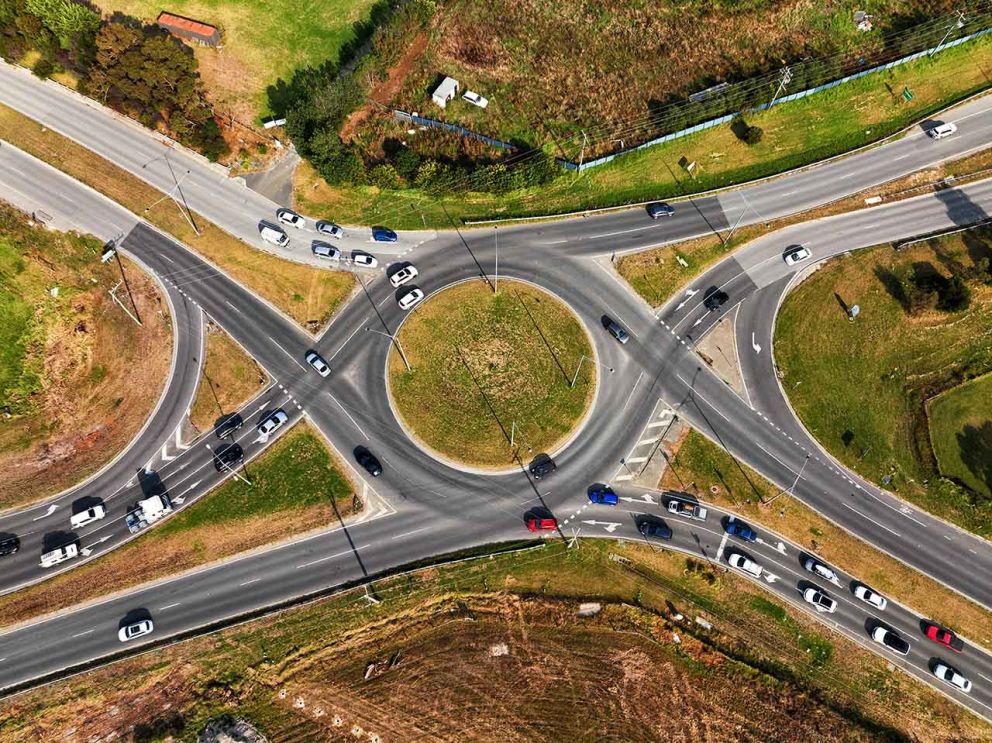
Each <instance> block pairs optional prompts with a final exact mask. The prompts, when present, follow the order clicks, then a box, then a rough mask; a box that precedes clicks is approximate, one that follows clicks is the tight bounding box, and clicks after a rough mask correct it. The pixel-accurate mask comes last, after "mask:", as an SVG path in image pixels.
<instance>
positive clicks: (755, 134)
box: [744, 126, 765, 145]
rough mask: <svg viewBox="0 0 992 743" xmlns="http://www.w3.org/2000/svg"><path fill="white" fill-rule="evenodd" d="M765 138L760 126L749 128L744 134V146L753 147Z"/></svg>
mask: <svg viewBox="0 0 992 743" xmlns="http://www.w3.org/2000/svg"><path fill="white" fill-rule="evenodd" d="M764 136H765V131H764V130H763V129H762V128H761V127H760V126H749V127H748V128H747V131H746V132H744V142H745V144H750V145H755V144H758V142H760V141H761V138H762V137H764Z"/></svg>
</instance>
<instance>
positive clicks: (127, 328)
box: [0, 204, 172, 508]
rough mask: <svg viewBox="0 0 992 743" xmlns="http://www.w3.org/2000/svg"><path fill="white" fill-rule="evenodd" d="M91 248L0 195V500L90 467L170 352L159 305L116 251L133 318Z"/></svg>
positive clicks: (168, 328)
mask: <svg viewBox="0 0 992 743" xmlns="http://www.w3.org/2000/svg"><path fill="white" fill-rule="evenodd" d="M101 248H102V243H100V242H99V241H98V240H95V239H93V238H90V237H81V236H78V235H66V234H62V233H56V232H49V231H47V230H45V229H43V228H41V227H31V226H29V223H28V218H27V217H26V216H24V215H23V214H21V213H20V212H18V211H16V210H15V209H13V208H12V207H8V206H6V205H2V204H0V412H2V414H3V418H2V420H0V471H2V472H3V477H0V508H9V507H11V506H15V505H24V504H26V503H29V502H31V501H34V500H37V499H39V498H42V497H45V496H47V495H52V494H54V493H56V492H58V491H60V490H63V489H64V488H67V487H70V486H72V485H74V484H76V483H77V482H79V481H81V480H83V479H85V478H86V477H87V476H88V475H90V474H92V473H93V472H95V471H96V470H98V469H100V467H102V466H103V465H104V464H106V463H107V462H108V461H110V460H111V459H112V458H113V457H114V456H116V455H117V454H118V453H119V452H120V451H121V450H122V449H123V448H124V447H125V446H127V444H128V442H129V441H130V440H131V438H132V437H133V436H134V435H135V434H136V433H137V432H138V430H139V429H140V428H141V426H142V425H143V424H144V422H145V420H146V419H147V418H148V416H149V414H150V413H151V411H152V409H153V408H154V407H155V404H156V402H157V401H158V398H159V395H161V393H162V387H163V385H164V384H165V379H166V376H167V375H168V373H169V363H170V360H171V356H172V317H171V316H170V315H169V311H168V305H167V304H166V303H165V300H164V297H163V295H162V294H160V292H159V289H158V285H157V284H155V283H154V282H153V281H152V280H151V278H150V277H149V276H147V275H146V274H144V273H142V271H141V270H140V269H139V268H137V267H136V266H135V265H133V264H131V263H130V262H125V271H126V272H127V275H128V280H129V281H130V283H131V289H132V292H133V294H134V297H135V301H136V302H137V304H138V311H139V312H140V314H141V316H142V318H143V320H144V325H143V326H138V325H136V324H135V323H134V321H132V320H131V319H130V318H129V317H128V316H127V315H126V314H125V313H124V312H123V310H121V308H120V307H118V306H117V305H116V304H114V302H113V300H112V299H111V297H110V296H109V294H108V291H109V290H110V289H111V288H112V287H113V286H114V285H115V284H117V283H118V282H119V281H120V273H119V270H118V268H117V264H116V263H114V264H109V265H105V264H102V263H100V252H101ZM53 292H55V293H54V294H53ZM125 297H126V295H125Z"/></svg>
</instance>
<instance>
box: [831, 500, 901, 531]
mask: <svg viewBox="0 0 992 743" xmlns="http://www.w3.org/2000/svg"><path fill="white" fill-rule="evenodd" d="M841 505H842V506H844V508H846V509H848V510H850V511H854V512H855V513H856V514H858V516H860V517H861V518H863V519H867V520H868V521H870V522H871V523H873V524H874V525H875V526H881V527H882V528H883V529H885V531H887V532H889V533H891V534H895V535H896V536H897V537H901V536H902V534H900V533H899V532H897V531H893V530H892V529H890V528H889V527H887V526H886V525H885V524H880V523H878V522H877V521H875V519H873V518H871V517H870V516H865V515H864V514H863V513H861V511H859V510H858V509H856V508H852V507H851V506H849V505H848V504H847V503H841Z"/></svg>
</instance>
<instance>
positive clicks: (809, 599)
mask: <svg viewBox="0 0 992 743" xmlns="http://www.w3.org/2000/svg"><path fill="white" fill-rule="evenodd" d="M803 600H804V601H806V603H808V604H812V605H813V607H814V608H815V609H816V610H817V611H821V612H824V611H825V612H826V613H827V614H833V613H834V612H835V611H837V602H836V601H834V600H833V599H832V598H830V597H829V596H828V595H827V594H825V593H824V592H823V591H821V590H820V589H818V588H807V589H806V590H805V591H803Z"/></svg>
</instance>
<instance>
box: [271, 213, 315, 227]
mask: <svg viewBox="0 0 992 743" xmlns="http://www.w3.org/2000/svg"><path fill="white" fill-rule="evenodd" d="M276 217H277V218H278V219H279V221H280V222H282V223H283V224H288V225H292V226H293V227H296V228H298V229H303V228H304V227H306V226H307V220H305V219H304V218H303V217H301V216H300V215H299V214H297V213H296V212H294V211H293V210H292V209H277V210H276Z"/></svg>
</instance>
